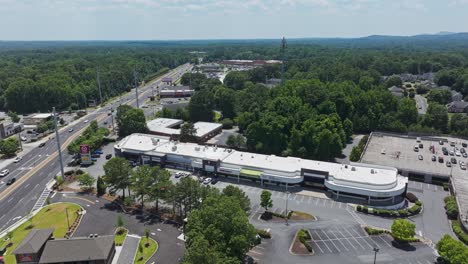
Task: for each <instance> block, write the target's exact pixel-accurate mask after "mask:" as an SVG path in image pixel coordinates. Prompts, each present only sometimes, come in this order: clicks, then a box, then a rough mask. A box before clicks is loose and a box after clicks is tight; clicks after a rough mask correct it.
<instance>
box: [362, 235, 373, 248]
mask: <svg viewBox="0 0 468 264" xmlns="http://www.w3.org/2000/svg"><path fill="white" fill-rule="evenodd" d="M362 240H364V242H366V244H367V245H368V246H369V247H370V248H374V247H375V246H376V243H375V242H374V240H372V239H371V240H372V242H374V246H372V245H371V244H369V242H367V239H366V238H365V237H363V238H362Z"/></svg>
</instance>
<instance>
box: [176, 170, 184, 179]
mask: <svg viewBox="0 0 468 264" xmlns="http://www.w3.org/2000/svg"><path fill="white" fill-rule="evenodd" d="M183 175H184V173H183V172H180V171H178V172H176V173H175V177H176V178H180V177H182V176H183Z"/></svg>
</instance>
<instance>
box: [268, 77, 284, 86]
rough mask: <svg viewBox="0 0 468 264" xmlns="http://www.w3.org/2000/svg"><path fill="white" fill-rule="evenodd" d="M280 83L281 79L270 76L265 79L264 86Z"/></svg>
mask: <svg viewBox="0 0 468 264" xmlns="http://www.w3.org/2000/svg"><path fill="white" fill-rule="evenodd" d="M280 84H281V79H279V78H270V79H268V80H266V86H267V87H270V88H271V87H274V86H277V85H280Z"/></svg>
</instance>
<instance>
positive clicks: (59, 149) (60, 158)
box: [52, 107, 65, 179]
mask: <svg viewBox="0 0 468 264" xmlns="http://www.w3.org/2000/svg"><path fill="white" fill-rule="evenodd" d="M52 111H53V114H54V127H55V138H56V139H57V148H58V154H59V161H60V172H61V174H62V179H65V173H64V172H63V161H62V148H61V145H60V138H59V132H58V128H57V114H56V113H55V107H53V108H52Z"/></svg>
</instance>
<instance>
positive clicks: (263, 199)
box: [260, 190, 273, 211]
mask: <svg viewBox="0 0 468 264" xmlns="http://www.w3.org/2000/svg"><path fill="white" fill-rule="evenodd" d="M260 206H261V207H263V208H265V211H268V208H271V207H273V200H272V199H271V192H269V191H267V190H263V191H262V193H261V194H260Z"/></svg>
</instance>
